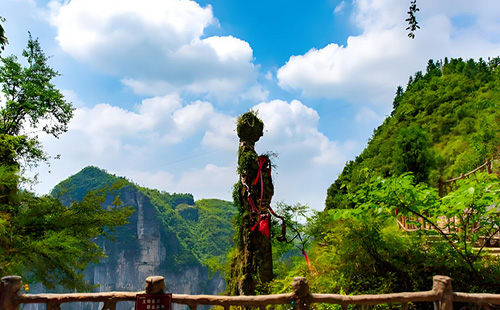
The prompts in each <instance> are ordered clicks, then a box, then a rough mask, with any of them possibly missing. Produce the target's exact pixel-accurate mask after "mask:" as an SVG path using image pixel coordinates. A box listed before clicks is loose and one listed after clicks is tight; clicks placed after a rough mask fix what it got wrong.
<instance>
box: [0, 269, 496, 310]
mask: <svg viewBox="0 0 500 310" xmlns="http://www.w3.org/2000/svg"><path fill="white" fill-rule="evenodd" d="M21 287H22V280H21V277H18V276H8V277H3V278H2V280H1V288H0V310H17V309H18V307H19V305H20V304H31V303H45V304H46V305H47V310H60V306H61V304H62V303H67V302H104V306H103V308H102V310H115V309H116V303H117V302H120V301H134V300H135V298H136V295H137V294H144V293H147V294H161V293H163V291H164V288H165V282H164V279H163V277H159V276H156V277H149V278H148V279H147V280H146V290H145V292H103V293H73V294H21V293H20V290H21ZM172 302H173V303H176V304H184V305H187V306H189V308H190V310H196V307H197V306H198V305H217V306H222V307H224V310H229V309H230V307H233V306H238V307H242V306H246V307H258V308H260V310H264V309H265V308H266V307H267V306H268V305H276V304H288V305H290V304H292V305H294V309H295V310H309V308H310V305H311V304H314V303H328V304H338V305H341V307H342V309H347V308H348V305H378V304H386V303H389V304H393V303H400V304H403V305H404V308H405V309H407V308H408V303H415V302H432V303H434V309H436V310H452V309H453V302H463V303H475V304H477V305H488V304H494V305H500V295H497V294H470V293H456V292H453V291H452V287H451V279H450V278H449V277H446V276H434V278H433V287H432V290H430V291H426V292H412V293H393V294H383V295H355V296H351V295H338V294H311V293H310V292H309V285H308V283H307V280H306V279H305V278H294V279H293V283H292V293H288V294H277V295H262V296H218V295H181V294H172Z"/></svg>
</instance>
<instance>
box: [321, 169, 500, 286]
mask: <svg viewBox="0 0 500 310" xmlns="http://www.w3.org/2000/svg"><path fill="white" fill-rule="evenodd" d="M349 198H350V199H351V200H352V201H353V202H354V203H355V204H356V207H355V208H352V209H344V210H330V214H331V215H332V216H333V220H351V221H355V222H359V223H361V225H363V226H364V227H366V228H365V230H372V231H373V229H374V227H377V226H376V223H388V222H391V221H392V222H393V223H395V222H396V218H397V216H399V215H403V216H406V217H408V218H409V219H413V220H411V222H412V224H413V225H415V226H416V227H417V228H419V229H420V230H418V231H417V232H415V233H413V234H414V236H412V237H413V238H417V237H418V238H424V239H423V240H427V239H429V240H432V242H426V243H425V245H426V247H427V249H426V248H423V247H422V246H421V247H420V248H421V249H420V250H419V253H420V252H421V253H426V254H427V253H428V252H430V251H433V250H435V249H436V248H439V249H440V251H444V253H447V255H449V257H446V258H441V259H442V260H443V259H444V260H446V261H448V262H449V261H454V262H455V263H453V264H452V265H451V266H453V267H457V266H456V265H461V266H463V268H460V269H461V271H462V274H461V275H460V280H458V281H459V282H460V281H463V280H465V279H467V280H468V283H469V285H470V286H469V287H468V288H467V291H470V290H472V289H478V288H480V289H484V288H485V287H484V285H486V283H487V282H488V281H486V282H485V278H486V277H487V274H485V273H482V274H481V272H482V271H484V270H485V267H487V266H488V265H489V263H488V260H489V259H488V258H487V257H486V258H484V257H483V254H484V251H483V250H484V246H485V245H486V244H487V242H488V241H489V240H490V239H491V238H492V237H493V236H494V235H495V234H496V233H498V232H499V231H500V218H499V217H498V212H499V210H498V209H497V207H496V206H498V204H499V203H500V179H499V178H498V176H497V175H495V174H487V173H477V174H476V175H475V176H474V177H470V178H469V179H464V180H460V181H457V186H456V188H455V189H454V190H453V191H451V192H450V193H449V194H448V195H446V196H444V197H442V198H440V197H439V196H438V193H437V189H436V188H432V187H429V186H427V185H426V184H424V183H419V184H415V183H414V176H413V175H411V174H408V173H407V174H403V175H401V176H398V177H392V178H389V179H382V178H380V177H371V178H370V180H369V182H367V183H365V184H363V186H362V188H361V189H358V190H356V191H355V192H352V193H350V194H349ZM374 223H375V225H374ZM386 226H387V225H382V226H381V228H375V231H374V232H371V234H374V233H375V234H376V233H379V232H380V231H381V230H382V229H384V227H386ZM424 227H427V228H432V229H428V230H423V229H421V228H424ZM399 238H401V237H399ZM396 239H397V238H395V240H396ZM396 241H397V240H396ZM480 241H481V242H480ZM369 248H370V247H369V246H365V249H369ZM373 249H375V248H374V247H373ZM378 249H379V247H377V249H376V250H377V251H378ZM391 259H394V257H391ZM497 269H498V267H495V269H494V270H495V272H500V270H497ZM441 273H442V272H441ZM472 276H474V277H473V278H472ZM468 278H472V279H468ZM497 281H498V280H497ZM490 282H491V281H490ZM454 285H455V284H454ZM458 285H462V286H464V285H465V283H463V282H462V283H460V284H458ZM487 288H489V287H487Z"/></svg>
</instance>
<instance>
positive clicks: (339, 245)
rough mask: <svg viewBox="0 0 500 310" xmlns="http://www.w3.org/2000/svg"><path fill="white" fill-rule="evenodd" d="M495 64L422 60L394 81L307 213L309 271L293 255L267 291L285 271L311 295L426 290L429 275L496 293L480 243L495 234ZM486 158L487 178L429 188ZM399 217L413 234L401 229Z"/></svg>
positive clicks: (499, 96)
mask: <svg viewBox="0 0 500 310" xmlns="http://www.w3.org/2000/svg"><path fill="white" fill-rule="evenodd" d="M499 64H500V59H499V58H495V59H492V60H489V61H488V62H486V61H484V60H481V59H480V60H479V61H477V62H476V61H474V60H472V59H471V60H467V61H464V60H462V59H451V60H448V59H445V60H444V61H438V62H434V61H432V60H429V62H428V64H427V69H426V71H425V73H423V72H417V73H416V74H415V75H414V76H412V77H410V78H409V81H408V84H407V85H406V87H405V88H403V87H398V89H397V92H396V97H395V98H394V102H393V106H394V109H393V111H392V113H391V115H390V116H387V118H386V119H385V121H384V122H383V124H382V125H380V126H379V127H378V128H377V129H376V130H374V133H373V136H372V138H371V139H370V141H369V142H368V145H367V146H366V148H365V149H364V151H363V152H362V153H361V154H360V155H359V156H357V157H356V158H355V160H353V161H350V162H348V163H347V164H346V166H345V168H344V170H343V172H342V173H341V174H340V175H339V176H338V178H337V180H336V181H335V182H334V183H333V184H332V185H331V186H330V188H329V189H328V192H327V198H326V208H325V210H324V211H323V212H318V213H316V214H314V215H312V216H311V217H310V218H308V219H307V224H306V234H307V235H308V236H309V237H312V238H311V239H313V240H314V241H312V243H310V244H309V246H308V248H307V250H308V253H309V257H310V259H311V265H312V270H311V271H309V270H308V268H307V266H306V263H305V261H304V258H303V257H298V256H297V257H292V258H287V259H286V261H287V262H288V264H289V265H288V266H289V267H290V268H289V269H282V270H279V272H278V276H277V279H276V280H275V281H274V282H273V284H272V285H271V286H272V291H273V292H276V293H278V292H284V291H287V290H289V287H288V285H289V283H290V282H291V280H292V278H293V277H294V276H305V277H307V278H308V281H309V283H310V285H311V290H312V291H313V292H317V293H340V294H360V293H389V292H402V291H417V290H428V289H430V288H431V283H432V280H431V279H432V276H433V275H437V274H441V275H448V276H450V277H451V278H452V279H453V289H454V290H455V291H470V292H490V293H494V292H496V293H498V292H500V290H499V287H500V258H499V256H497V255H492V254H491V253H492V252H491V250H489V249H488V248H487V247H486V246H487V245H492V244H496V243H495V242H496V240H497V239H498V233H499V231H500V228H499V227H500V220H499V217H498V216H497V215H498V212H499V211H498V208H496V207H495V206H498V205H499V203H500V180H499V177H498V175H497V174H498V172H499V171H500V170H499V162H500V161H499V159H500V158H499V156H500V110H499V107H500V67H499V66H498V65H499ZM486 161H491V163H492V165H491V166H490V167H491V168H492V170H493V171H490V172H493V173H488V172H486V170H488V169H486V168H485V169H482V170H481V171H478V172H477V173H474V174H471V176H469V177H468V178H463V179H459V180H457V181H455V182H450V183H449V186H448V187H447V188H446V191H444V192H441V193H439V192H438V189H437V188H436V185H437V184H438V183H439V182H440V181H443V180H448V179H451V178H456V177H459V176H460V175H461V174H465V173H467V172H469V171H471V170H473V169H474V168H476V167H478V166H480V165H482V164H483V163H485V162H486ZM402 216H404V217H405V218H406V221H407V222H409V223H411V224H412V225H413V227H414V228H415V229H413V230H412V231H404V230H402V229H401V225H400V224H398V221H401V220H402V219H403V218H402ZM450 219H451V220H450ZM424 228H425V229H424ZM319 307H320V308H321V307H323V306H319ZM387 307H388V308H392V307H396V308H397V307H398V306H397V305H392V306H391V305H387ZM411 307H414V308H417V309H425V308H429V309H430V308H432V305H426V304H417V305H410V308H411ZM382 308H383V307H382Z"/></svg>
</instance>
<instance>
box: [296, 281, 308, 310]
mask: <svg viewBox="0 0 500 310" xmlns="http://www.w3.org/2000/svg"><path fill="white" fill-rule="evenodd" d="M292 290H293V295H294V299H295V306H296V307H297V308H296V310H309V304H310V302H311V294H310V293H309V283H307V279H306V278H301V277H295V278H293V282H292Z"/></svg>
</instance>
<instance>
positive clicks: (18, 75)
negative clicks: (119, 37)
mask: <svg viewBox="0 0 500 310" xmlns="http://www.w3.org/2000/svg"><path fill="white" fill-rule="evenodd" d="M22 55H23V57H25V58H26V61H27V64H28V65H27V66H26V67H23V66H22V65H21V64H20V63H19V62H18V59H17V57H16V56H14V55H12V56H8V57H5V58H2V60H1V61H2V63H3V64H2V67H0V84H2V92H3V93H4V96H5V99H6V104H5V106H4V107H2V108H1V109H0V135H2V136H3V138H2V144H4V145H3V147H2V149H1V150H0V160H1V161H2V162H3V163H7V164H19V162H20V161H21V160H22V161H23V162H24V163H25V164H27V165H36V164H37V163H38V162H39V161H40V160H47V159H48V156H47V154H46V153H45V152H43V150H42V145H41V143H40V141H39V140H38V139H37V136H31V137H30V136H28V135H27V133H26V129H27V127H29V128H30V129H34V130H37V129H39V127H41V130H42V131H43V132H45V133H47V134H50V135H53V136H54V137H59V135H60V134H62V133H63V132H65V131H66V130H67V125H68V123H69V121H70V119H71V118H72V117H73V107H72V106H71V104H70V103H69V102H66V100H65V99H64V96H63V95H62V94H61V92H60V91H59V90H58V89H57V88H56V87H55V85H54V84H52V83H51V80H52V79H53V78H54V77H56V76H58V75H59V73H58V72H57V71H55V70H54V69H52V68H51V67H50V66H49V65H48V64H47V61H48V57H47V56H45V54H44V52H43V51H42V49H41V47H40V43H39V42H38V39H35V40H34V39H33V38H32V37H31V34H30V35H29V39H28V46H27V48H26V49H25V50H23V53H22ZM5 144H7V145H5Z"/></svg>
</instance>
